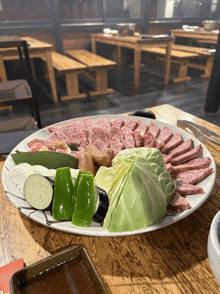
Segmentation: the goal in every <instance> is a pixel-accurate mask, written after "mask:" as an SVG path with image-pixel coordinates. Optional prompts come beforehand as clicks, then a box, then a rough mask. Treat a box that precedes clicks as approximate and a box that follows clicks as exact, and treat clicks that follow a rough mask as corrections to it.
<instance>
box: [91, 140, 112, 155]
mask: <svg viewBox="0 0 220 294" xmlns="http://www.w3.org/2000/svg"><path fill="white" fill-rule="evenodd" d="M93 145H94V146H96V147H97V149H98V150H99V151H101V152H104V151H105V150H106V149H107V148H108V145H107V144H106V143H105V142H104V141H103V140H101V139H99V138H98V139H97V140H96V141H95V142H94V143H93Z"/></svg>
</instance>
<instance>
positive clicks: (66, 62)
mask: <svg viewBox="0 0 220 294" xmlns="http://www.w3.org/2000/svg"><path fill="white" fill-rule="evenodd" d="M51 57H52V63H53V67H54V69H55V72H56V74H58V75H65V76H66V89H67V95H66V96H61V100H70V99H76V98H86V97H87V95H86V93H80V92H79V79H78V75H79V74H82V73H83V72H84V71H85V70H86V68H87V66H85V65H84V64H82V63H80V62H77V61H76V60H73V59H72V58H69V57H67V56H65V55H62V54H59V53H57V52H52V53H51Z"/></svg>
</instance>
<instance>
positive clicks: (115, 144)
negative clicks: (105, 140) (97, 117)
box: [109, 135, 125, 155]
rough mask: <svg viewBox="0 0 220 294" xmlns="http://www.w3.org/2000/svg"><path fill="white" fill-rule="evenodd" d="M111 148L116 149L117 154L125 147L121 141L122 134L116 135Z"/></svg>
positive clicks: (110, 145)
mask: <svg viewBox="0 0 220 294" xmlns="http://www.w3.org/2000/svg"><path fill="white" fill-rule="evenodd" d="M109 148H111V149H112V150H113V151H114V155H117V154H118V153H119V152H120V151H121V150H123V149H125V146H124V143H123V142H121V136H120V135H115V136H114V137H113V138H112V139H111V141H110V144H109Z"/></svg>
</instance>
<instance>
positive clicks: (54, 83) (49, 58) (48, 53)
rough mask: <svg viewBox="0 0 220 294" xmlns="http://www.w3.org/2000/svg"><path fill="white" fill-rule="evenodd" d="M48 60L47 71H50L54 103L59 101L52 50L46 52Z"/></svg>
mask: <svg viewBox="0 0 220 294" xmlns="http://www.w3.org/2000/svg"><path fill="white" fill-rule="evenodd" d="M46 62H47V71H48V76H49V80H50V87H51V91H52V95H53V100H54V103H58V96H57V86H56V79H55V73H54V68H53V63H52V58H51V52H50V51H47V52H46Z"/></svg>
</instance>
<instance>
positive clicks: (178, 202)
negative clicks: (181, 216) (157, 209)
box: [167, 192, 191, 212]
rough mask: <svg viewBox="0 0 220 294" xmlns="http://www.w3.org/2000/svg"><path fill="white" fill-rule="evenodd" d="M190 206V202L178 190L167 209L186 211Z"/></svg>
mask: <svg viewBox="0 0 220 294" xmlns="http://www.w3.org/2000/svg"><path fill="white" fill-rule="evenodd" d="M190 208H191V207H190V204H189V202H188V201H187V200H186V198H184V197H181V195H180V194H179V193H178V192H176V193H175V194H174V195H173V198H172V199H171V201H170V203H169V204H168V206H167V211H168V212H169V211H184V210H187V209H190Z"/></svg>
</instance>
